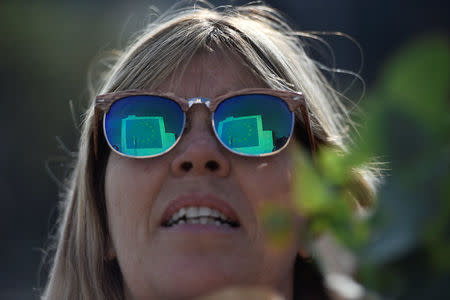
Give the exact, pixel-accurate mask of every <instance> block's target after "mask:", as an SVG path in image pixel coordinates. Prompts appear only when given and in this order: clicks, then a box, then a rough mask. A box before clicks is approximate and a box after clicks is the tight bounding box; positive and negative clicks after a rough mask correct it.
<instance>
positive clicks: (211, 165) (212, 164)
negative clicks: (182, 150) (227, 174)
mask: <svg viewBox="0 0 450 300" xmlns="http://www.w3.org/2000/svg"><path fill="white" fill-rule="evenodd" d="M205 168H206V169H208V170H211V171H216V170H218V169H219V164H218V163H217V162H216V161H214V160H209V161H207V162H206V164H205Z"/></svg>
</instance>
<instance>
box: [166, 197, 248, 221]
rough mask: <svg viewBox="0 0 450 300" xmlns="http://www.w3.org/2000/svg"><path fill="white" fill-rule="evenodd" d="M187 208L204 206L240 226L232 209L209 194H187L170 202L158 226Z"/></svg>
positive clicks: (218, 198)
mask: <svg viewBox="0 0 450 300" xmlns="http://www.w3.org/2000/svg"><path fill="white" fill-rule="evenodd" d="M188 206H205V207H209V208H212V209H215V210H217V211H219V212H221V213H222V214H224V215H225V216H226V217H227V219H229V220H230V221H233V222H235V223H237V224H240V221H239V219H238V216H237V214H236V212H235V211H234V209H233V207H232V206H231V205H230V204H228V203H227V202H226V201H224V200H222V199H221V198H220V197H217V196H215V195H213V194H210V193H208V194H200V193H188V194H183V195H180V196H178V197H177V198H175V199H174V200H173V201H171V202H170V203H169V204H168V206H167V207H166V209H165V210H164V213H163V215H162V218H161V222H160V224H161V225H162V224H165V223H166V222H167V221H169V219H170V218H171V217H172V216H173V214H175V213H176V212H177V211H178V210H180V209H181V208H183V207H188Z"/></svg>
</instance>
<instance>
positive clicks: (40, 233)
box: [0, 0, 449, 299]
mask: <svg viewBox="0 0 450 300" xmlns="http://www.w3.org/2000/svg"><path fill="white" fill-rule="evenodd" d="M172 3H174V1H161V0H159V1H144V0H133V1H118V0H113V1H106V0H103V1H88V0H78V1H69V0H60V1H14V0H2V1H1V2H0V33H1V35H0V54H1V56H0V66H1V68H0V82H1V86H2V96H1V98H0V99H1V109H0V116H1V118H0V128H1V129H0V130H1V131H0V132H1V137H2V138H1V145H2V147H0V195H1V201H0V222H1V223H0V242H1V247H0V299H37V298H38V294H39V292H38V289H39V288H40V287H42V286H43V285H44V283H45V276H46V274H45V272H40V271H39V266H40V263H41V260H42V254H43V252H42V249H44V248H45V246H46V241H47V238H48V234H49V231H50V229H51V227H52V224H53V223H54V221H55V218H56V215H55V209H56V204H57V201H58V193H60V192H61V189H60V187H59V185H58V183H57V182H56V181H55V180H54V179H52V176H53V175H54V176H55V177H56V178H58V180H60V181H62V180H63V179H64V178H65V176H66V175H67V174H68V169H69V166H70V163H71V159H70V157H69V155H68V154H67V153H65V152H64V151H63V150H62V149H61V147H60V146H59V145H58V143H57V139H56V137H59V138H60V139H61V140H62V141H63V143H64V144H65V146H66V147H67V148H68V150H69V151H76V146H77V138H78V129H77V126H78V125H79V123H80V120H81V118H80V114H81V113H82V112H83V110H84V108H86V107H87V103H88V101H89V99H88V88H87V86H88V84H87V82H88V80H87V77H88V76H87V74H88V70H89V68H90V66H91V65H92V64H93V63H94V62H95V61H96V60H97V58H98V57H100V56H101V55H102V53H104V52H105V51H106V50H111V49H114V48H122V47H123V46H124V45H125V44H126V43H127V41H128V39H129V37H130V34H131V33H134V32H135V31H136V30H138V29H140V28H142V27H143V26H144V25H145V24H146V23H147V21H148V20H149V19H150V18H149V15H148V13H149V11H150V10H149V7H150V6H151V5H154V6H156V7H158V8H159V9H160V10H161V11H164V10H165V9H166V8H167V7H169V6H170V5H171V4H172ZM212 3H216V4H229V3H238V4H239V3H243V1H234V2H233V1H212ZM267 3H268V4H270V5H272V6H274V7H276V8H278V9H280V10H281V11H283V12H284V13H286V14H287V16H288V19H289V20H290V22H291V23H292V24H293V25H294V26H295V28H296V29H298V30H304V31H341V32H344V33H346V34H349V35H350V36H352V37H353V38H355V39H356V40H357V41H358V43H359V45H360V46H361V48H362V49H363V54H364V65H363V66H364V67H363V69H362V72H361V75H362V77H363V78H364V79H365V82H366V84H367V86H368V87H369V89H370V87H371V86H373V85H374V84H376V81H377V72H378V71H379V70H380V69H381V68H382V67H383V61H384V60H385V59H386V58H387V57H388V56H389V55H391V54H392V53H395V51H396V50H397V49H398V48H399V47H401V46H402V45H403V44H405V43H406V42H408V41H409V40H411V39H413V38H414V37H417V36H420V35H423V34H430V33H436V32H437V33H441V34H442V33H444V34H447V33H448V28H449V20H448V12H449V4H448V3H449V2H448V1H439V0H428V1H392V0H390V1H389V0H377V1H361V0H348V1H335V0H315V1H267ZM327 41H328V42H329V43H330V45H331V46H332V47H333V50H334V54H335V56H336V67H338V68H342V69H349V70H352V71H358V68H359V66H360V64H361V55H360V52H359V50H358V47H357V45H356V44H355V43H353V42H351V41H350V40H349V39H344V38H339V37H333V36H331V37H327ZM310 42H311V43H313V42H312V41H310ZM313 44H315V45H317V43H313ZM322 49H325V48H324V47H322ZM322 52H323V51H322ZM322 52H316V53H314V55H316V56H317V57H319V56H320V54H323V53H322ZM325 62H326V63H328V64H330V63H331V60H330V59H326V60H325ZM341 77H342V82H344V83H345V82H347V79H346V78H345V76H344V75H342V76H341ZM356 89H357V90H358V89H359V91H361V90H362V88H361V84H360V83H359V84H357V85H356ZM70 101H73V104H74V112H75V121H74V120H73V118H72V113H71V109H70V104H69V103H70ZM46 166H49V168H50V169H51V170H52V171H48V170H47V168H46ZM52 174H53V175H52Z"/></svg>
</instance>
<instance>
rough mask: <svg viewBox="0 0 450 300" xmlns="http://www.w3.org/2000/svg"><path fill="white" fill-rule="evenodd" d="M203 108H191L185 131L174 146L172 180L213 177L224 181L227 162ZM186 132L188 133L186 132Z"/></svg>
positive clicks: (195, 106) (228, 168)
mask: <svg viewBox="0 0 450 300" xmlns="http://www.w3.org/2000/svg"><path fill="white" fill-rule="evenodd" d="M202 106H203V105H194V106H193V107H192V108H191V109H190V110H189V111H188V118H187V121H186V122H187V123H188V128H189V129H188V130H185V132H184V133H183V139H182V140H181V141H180V143H179V144H178V145H177V148H178V151H177V152H176V153H177V154H176V157H175V159H174V160H173V161H172V164H171V169H172V172H173V174H174V175H175V176H184V175H188V174H189V175H198V176H201V175H214V176H218V177H226V176H228V174H229V172H230V161H229V159H228V158H227V157H226V156H225V155H224V153H223V152H222V149H220V145H219V142H218V141H217V139H216V137H215V135H214V132H213V130H212V128H211V119H210V118H211V117H210V112H209V110H208V109H207V108H206V107H203V108H201V107H202ZM186 131H187V132H186Z"/></svg>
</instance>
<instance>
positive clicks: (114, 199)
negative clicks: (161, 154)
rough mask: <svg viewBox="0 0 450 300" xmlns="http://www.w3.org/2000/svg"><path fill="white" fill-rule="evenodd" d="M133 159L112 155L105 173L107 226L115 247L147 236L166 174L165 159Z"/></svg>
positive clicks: (120, 246)
mask: <svg viewBox="0 0 450 300" xmlns="http://www.w3.org/2000/svg"><path fill="white" fill-rule="evenodd" d="M149 162H150V161H144V160H134V159H128V158H122V157H119V156H117V155H114V154H111V156H110V158H109V160H108V164H107V168H106V174H105V200H106V209H107V216H108V225H109V228H110V232H111V237H112V241H113V244H114V247H115V248H116V250H118V251H120V249H121V248H126V247H129V245H128V246H127V244H128V243H129V242H130V241H136V242H139V241H141V242H144V240H145V239H146V238H148V230H149V228H151V226H150V225H151V224H150V223H149V222H150V220H151V218H150V214H151V211H152V209H151V208H152V205H153V199H155V198H156V196H157V194H158V193H159V187H160V186H161V183H162V182H163V181H164V178H165V177H166V176H167V175H166V174H167V172H168V167H167V166H166V164H165V163H164V162H163V161H159V160H155V159H154V160H152V161H151V164H150V163H149Z"/></svg>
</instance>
